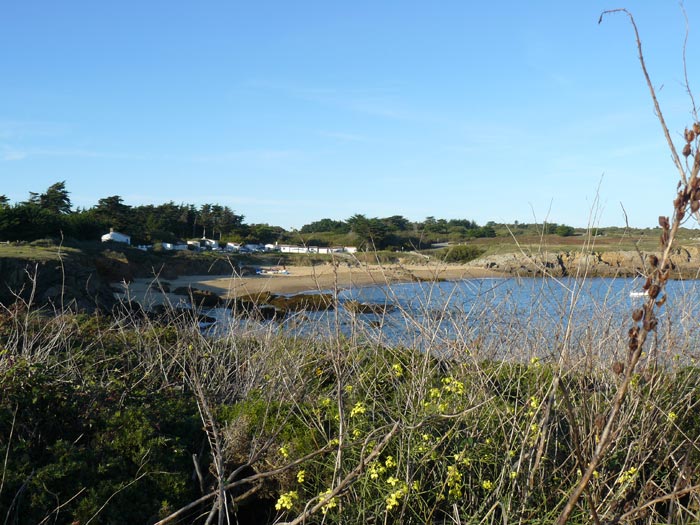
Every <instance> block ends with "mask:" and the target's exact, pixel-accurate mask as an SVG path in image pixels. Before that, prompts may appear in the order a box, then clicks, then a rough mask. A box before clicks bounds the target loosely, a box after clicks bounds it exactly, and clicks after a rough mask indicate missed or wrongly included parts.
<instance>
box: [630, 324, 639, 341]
mask: <svg viewBox="0 0 700 525" xmlns="http://www.w3.org/2000/svg"><path fill="white" fill-rule="evenodd" d="M627 335H629V336H630V339H636V338H637V336H638V335H639V327H638V326H633V327H632V328H630V329H629V331H628V332H627Z"/></svg>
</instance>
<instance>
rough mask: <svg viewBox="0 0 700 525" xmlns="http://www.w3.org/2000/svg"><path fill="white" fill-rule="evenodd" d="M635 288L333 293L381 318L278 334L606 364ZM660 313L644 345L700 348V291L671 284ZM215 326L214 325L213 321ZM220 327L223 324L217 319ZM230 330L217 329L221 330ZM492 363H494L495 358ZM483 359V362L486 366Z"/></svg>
mask: <svg viewBox="0 0 700 525" xmlns="http://www.w3.org/2000/svg"><path fill="white" fill-rule="evenodd" d="M642 284H643V281H642V280H640V279H637V280H633V279H620V278H616V279H603V278H590V279H586V280H576V279H573V278H563V279H553V278H543V279H533V278H528V279H517V278H508V279H469V280H464V281H455V282H441V283H407V284H394V285H390V286H386V285H382V286H368V287H361V288H353V289H348V290H344V291H341V292H339V294H338V300H339V302H340V303H341V304H342V303H343V302H345V301H348V300H355V301H360V302H362V303H370V304H387V305H391V307H390V308H391V310H390V311H387V312H386V313H384V314H383V315H376V314H353V313H351V312H348V311H346V310H345V309H343V308H339V309H338V310H337V311H331V312H310V313H301V314H298V315H294V316H292V317H290V318H289V319H288V320H287V321H285V323H284V324H283V327H284V329H285V330H287V331H288V333H290V334H292V335H300V336H304V337H327V336H328V335H331V334H336V335H339V334H342V335H343V336H345V337H355V338H357V337H361V338H363V339H365V340H367V341H373V342H378V343H384V344H391V345H395V344H402V345H407V346H411V347H417V348H426V347H428V346H429V347H430V348H431V349H432V351H436V349H437V351H438V352H443V353H446V354H453V353H454V352H456V351H464V349H465V348H469V349H470V351H473V350H475V349H477V350H479V351H482V352H486V353H487V354H492V356H493V357H502V356H503V355H502V354H504V353H512V354H515V353H522V354H523V355H525V354H530V355H531V354H532V353H533V352H534V351H535V349H536V351H537V353H538V354H541V355H559V354H560V353H561V352H562V351H563V350H564V349H565V350H566V351H567V352H569V353H570V354H571V355H577V354H581V355H586V354H587V353H589V352H590V350H591V348H592V347H594V346H595V348H596V352H597V353H608V354H610V355H612V356H614V355H616V354H617V353H619V352H624V347H625V344H626V343H625V341H626V336H625V334H626V332H627V330H628V329H629V327H630V326H631V325H632V321H631V317H630V315H631V312H632V310H633V309H635V308H638V307H639V306H641V304H642V303H643V300H644V299H643V298H636V297H630V292H631V291H639V290H641V286H642ZM666 291H667V293H668V301H667V303H666V305H665V306H664V307H663V308H662V309H661V311H660V313H659V320H660V322H659V330H658V331H657V334H658V336H657V337H656V338H655V341H654V342H653V344H654V345H655V347H656V348H657V350H658V351H659V352H661V351H666V350H667V346H668V345H669V340H668V339H669V337H673V338H674V339H673V341H672V342H673V345H674V348H678V347H679V344H681V343H682V344H681V346H682V349H683V351H684V352H685V353H686V354H688V355H691V354H693V353H695V352H697V351H698V350H699V348H700V339H699V337H698V336H699V335H700V300H699V299H700V281H672V282H669V283H668V286H667V290H666ZM218 317H219V318H220V319H221V318H222V316H221V315H218ZM225 317H226V319H227V320H228V319H229V318H230V316H229V315H226V316H225ZM222 328H223V329H230V328H231V326H230V324H228V322H227V323H223V325H222V326H220V327H219V330H220V329H222ZM499 353H500V354H501V355H498V354H499ZM488 356H489V355H487V357H488Z"/></svg>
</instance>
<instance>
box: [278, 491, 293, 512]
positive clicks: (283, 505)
mask: <svg viewBox="0 0 700 525" xmlns="http://www.w3.org/2000/svg"><path fill="white" fill-rule="evenodd" d="M298 498H299V494H297V491H296V490H293V491H291V492H285V493H284V494H282V495H281V496H280V497H279V499H278V500H277V503H275V509H276V510H282V509H284V510H292V507H293V506H294V500H296V499H298Z"/></svg>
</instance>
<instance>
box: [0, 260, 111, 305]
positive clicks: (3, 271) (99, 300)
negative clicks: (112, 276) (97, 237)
mask: <svg viewBox="0 0 700 525" xmlns="http://www.w3.org/2000/svg"><path fill="white" fill-rule="evenodd" d="M17 301H20V302H24V303H26V304H28V305H30V306H33V307H49V308H55V309H57V310H63V309H70V310H74V311H86V312H94V311H96V310H98V311H103V312H110V311H112V309H113V307H114V306H115V305H116V301H115V299H114V294H113V292H112V289H111V287H110V285H109V283H108V282H107V281H106V280H105V279H103V278H102V276H101V275H100V273H99V272H98V270H97V267H96V265H95V264H94V262H93V261H92V260H91V259H90V258H89V257H86V256H80V255H77V256H76V255H72V256H68V257H65V258H63V259H48V260H36V261H33V260H29V259H22V258H12V257H6V258H0V303H2V304H3V305H6V306H7V305H11V304H13V303H15V302H17Z"/></svg>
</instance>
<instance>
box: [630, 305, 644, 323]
mask: <svg viewBox="0 0 700 525" xmlns="http://www.w3.org/2000/svg"><path fill="white" fill-rule="evenodd" d="M642 317H644V310H642V309H641V308H640V309H639V310H635V311H634V312H632V319H633V320H634V321H636V322H639V321H641V320H642Z"/></svg>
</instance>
